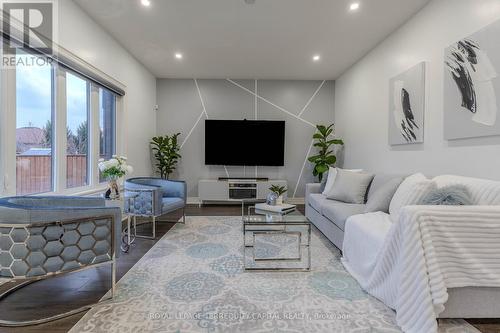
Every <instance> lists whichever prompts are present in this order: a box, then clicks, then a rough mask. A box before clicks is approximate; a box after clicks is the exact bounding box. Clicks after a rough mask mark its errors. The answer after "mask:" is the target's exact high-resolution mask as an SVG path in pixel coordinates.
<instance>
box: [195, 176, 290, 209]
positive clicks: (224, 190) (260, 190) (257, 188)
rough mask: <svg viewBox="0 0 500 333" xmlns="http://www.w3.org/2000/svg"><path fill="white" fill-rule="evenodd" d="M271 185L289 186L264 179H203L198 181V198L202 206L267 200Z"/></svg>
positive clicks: (282, 181) (280, 181) (278, 181)
mask: <svg viewBox="0 0 500 333" xmlns="http://www.w3.org/2000/svg"><path fill="white" fill-rule="evenodd" d="M271 185H279V186H287V182H286V180H267V179H262V178H261V179H249V178H244V179H241V178H235V179H231V178H224V179H207V180H205V179H202V180H199V181H198V197H199V200H200V204H205V203H217V202H232V201H235V202H241V201H242V200H245V199H253V200H265V199H266V197H267V195H268V194H269V192H270V191H269V187H271Z"/></svg>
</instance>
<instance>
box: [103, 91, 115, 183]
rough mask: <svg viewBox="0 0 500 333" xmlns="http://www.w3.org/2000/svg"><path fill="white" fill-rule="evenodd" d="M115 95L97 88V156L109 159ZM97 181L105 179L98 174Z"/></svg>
mask: <svg viewBox="0 0 500 333" xmlns="http://www.w3.org/2000/svg"><path fill="white" fill-rule="evenodd" d="M115 110H116V97H115V94H113V93H112V92H111V91H109V90H107V89H104V88H99V130H100V133H99V137H100V140H99V155H100V156H99V157H100V158H103V159H110V158H111V157H112V156H113V154H115V151H116V147H115V138H116V131H115V129H116V125H115V123H116V114H115ZM99 181H100V182H103V181H105V179H103V178H102V176H101V175H99Z"/></svg>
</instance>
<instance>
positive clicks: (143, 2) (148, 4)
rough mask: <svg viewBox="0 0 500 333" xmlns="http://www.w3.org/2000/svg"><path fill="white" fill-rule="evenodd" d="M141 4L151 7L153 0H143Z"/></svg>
mask: <svg viewBox="0 0 500 333" xmlns="http://www.w3.org/2000/svg"><path fill="white" fill-rule="evenodd" d="M141 5H143V6H144V7H149V6H151V0H141Z"/></svg>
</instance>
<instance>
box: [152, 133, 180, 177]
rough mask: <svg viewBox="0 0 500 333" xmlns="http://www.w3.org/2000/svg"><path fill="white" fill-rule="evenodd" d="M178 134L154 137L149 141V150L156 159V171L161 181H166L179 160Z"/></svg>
mask: <svg viewBox="0 0 500 333" xmlns="http://www.w3.org/2000/svg"><path fill="white" fill-rule="evenodd" d="M179 135H181V134H180V133H176V134H173V135H170V136H169V135H165V136H155V137H154V138H153V139H151V142H150V144H151V149H152V150H153V153H154V157H155V159H156V164H155V166H156V171H157V172H158V173H159V174H160V177H161V178H163V179H168V178H169V177H170V174H171V173H172V172H173V171H174V170H175V168H176V164H177V162H178V160H179V158H181V155H180V154H179V150H180V147H179V142H178V137H179Z"/></svg>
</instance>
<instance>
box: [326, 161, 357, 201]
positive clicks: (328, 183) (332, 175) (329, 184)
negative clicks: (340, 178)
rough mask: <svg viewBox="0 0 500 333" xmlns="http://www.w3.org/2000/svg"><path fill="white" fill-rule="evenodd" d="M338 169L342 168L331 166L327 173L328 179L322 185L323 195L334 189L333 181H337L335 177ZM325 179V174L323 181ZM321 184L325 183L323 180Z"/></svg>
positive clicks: (354, 170) (353, 170)
mask: <svg viewBox="0 0 500 333" xmlns="http://www.w3.org/2000/svg"><path fill="white" fill-rule="evenodd" d="M337 170H341V169H340V168H334V167H330V169H329V170H328V173H327V175H326V178H327V180H326V181H325V186H323V185H322V186H323V187H320V189H322V191H323V192H322V193H323V195H328V193H330V191H331V190H332V187H333V183H335V177H337ZM346 171H352V172H362V171H363V170H362V169H350V170H346ZM324 180H325V177H324V176H323V181H324ZM321 184H323V182H321Z"/></svg>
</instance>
